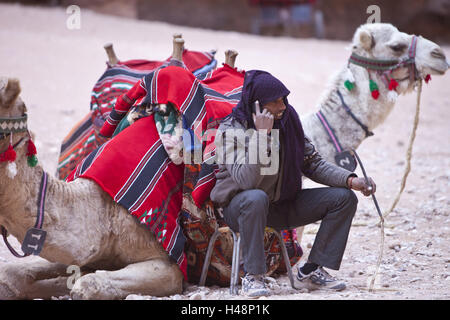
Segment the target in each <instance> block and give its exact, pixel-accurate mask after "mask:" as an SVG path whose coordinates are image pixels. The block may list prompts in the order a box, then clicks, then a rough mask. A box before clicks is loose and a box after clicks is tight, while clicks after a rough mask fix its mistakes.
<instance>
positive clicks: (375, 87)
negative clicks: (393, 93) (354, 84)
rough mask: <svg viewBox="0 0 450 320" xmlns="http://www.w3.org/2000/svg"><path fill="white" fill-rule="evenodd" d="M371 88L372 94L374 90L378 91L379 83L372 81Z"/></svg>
mask: <svg viewBox="0 0 450 320" xmlns="http://www.w3.org/2000/svg"><path fill="white" fill-rule="evenodd" d="M369 88H370V91H371V92H372V91H374V90H378V85H377V83H376V82H375V81H373V80H372V79H370V82H369Z"/></svg>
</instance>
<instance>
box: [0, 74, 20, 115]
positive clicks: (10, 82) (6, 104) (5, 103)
mask: <svg viewBox="0 0 450 320" xmlns="http://www.w3.org/2000/svg"><path fill="white" fill-rule="evenodd" d="M20 91H21V89H20V83H19V80H18V79H15V78H4V77H0V117H1V118H5V117H15V116H16V117H17V116H21V115H23V114H24V113H26V112H27V110H26V107H25V104H24V103H23V101H22V99H20V97H19V94H20Z"/></svg>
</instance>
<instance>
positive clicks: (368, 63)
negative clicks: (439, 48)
mask: <svg viewBox="0 0 450 320" xmlns="http://www.w3.org/2000/svg"><path fill="white" fill-rule="evenodd" d="M418 39H419V37H417V36H416V35H413V36H412V40H411V45H410V46H409V48H408V56H407V57H404V58H402V59H391V60H382V59H371V58H366V57H363V56H360V55H358V54H356V53H354V52H353V53H352V54H351V56H350V58H349V59H348V64H350V63H352V64H354V65H357V66H360V67H363V68H365V69H366V70H367V71H368V73H369V88H370V91H371V93H372V97H373V98H374V99H378V96H379V91H378V85H377V84H376V82H375V81H374V80H372V79H371V77H370V71H375V72H377V73H378V75H379V76H380V78H381V80H382V81H383V83H384V84H385V85H386V87H387V88H388V89H389V91H396V90H397V86H398V81H404V80H407V79H409V81H410V83H414V82H416V81H417V80H422V77H421V76H420V74H419V72H418V70H417V67H416V51H417V42H418ZM401 67H407V68H408V69H409V75H408V76H407V77H405V78H403V79H394V78H393V77H392V72H394V71H395V70H397V69H398V68H401ZM430 79H431V77H430V75H429V74H428V75H426V77H425V78H424V80H425V82H426V83H428V81H429V80H430ZM344 85H345V87H346V88H347V89H348V90H349V91H351V90H352V89H353V88H354V87H355V82H354V80H353V79H348V80H346V81H345V82H344Z"/></svg>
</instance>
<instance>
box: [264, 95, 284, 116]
mask: <svg viewBox="0 0 450 320" xmlns="http://www.w3.org/2000/svg"><path fill="white" fill-rule="evenodd" d="M263 108H264V109H267V111H269V112H270V113H271V114H272V115H273V117H274V119H275V120H280V119H281V118H282V117H283V113H284V111H285V110H286V105H285V104H284V100H283V97H280V98H278V99H277V100H275V101H271V102H268V103H266V104H265V105H264V106H263Z"/></svg>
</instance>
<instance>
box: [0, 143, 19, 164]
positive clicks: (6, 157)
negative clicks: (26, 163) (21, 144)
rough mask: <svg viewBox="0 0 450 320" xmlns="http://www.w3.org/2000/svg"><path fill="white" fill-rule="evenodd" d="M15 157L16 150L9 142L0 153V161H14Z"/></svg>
mask: <svg viewBox="0 0 450 320" xmlns="http://www.w3.org/2000/svg"><path fill="white" fill-rule="evenodd" d="M16 157H17V154H16V151H15V150H14V148H13V146H12V144H9V146H8V149H6V151H5V152H3V154H1V155H0V162H5V161H9V162H14V161H16Z"/></svg>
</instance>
